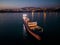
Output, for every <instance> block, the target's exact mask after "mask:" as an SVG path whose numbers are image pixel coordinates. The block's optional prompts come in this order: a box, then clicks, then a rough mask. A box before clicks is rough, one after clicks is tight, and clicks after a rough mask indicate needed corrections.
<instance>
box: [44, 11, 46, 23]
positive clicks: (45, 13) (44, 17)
mask: <svg viewBox="0 0 60 45" xmlns="http://www.w3.org/2000/svg"><path fill="white" fill-rule="evenodd" d="M44 23H46V12H44Z"/></svg>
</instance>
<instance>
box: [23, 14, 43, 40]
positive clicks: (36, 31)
mask: <svg viewBox="0 0 60 45" xmlns="http://www.w3.org/2000/svg"><path fill="white" fill-rule="evenodd" d="M23 22H24V26H25V27H24V28H25V29H26V32H27V33H29V34H30V35H31V36H32V37H34V38H35V39H36V40H42V33H43V28H42V27H40V26H38V24H37V22H36V21H35V22H33V21H31V20H30V19H29V18H28V16H27V14H23Z"/></svg>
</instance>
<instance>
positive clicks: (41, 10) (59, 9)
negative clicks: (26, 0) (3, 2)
mask: <svg viewBox="0 0 60 45" xmlns="http://www.w3.org/2000/svg"><path fill="white" fill-rule="evenodd" d="M43 11H47V12H60V8H36V7H24V8H15V9H0V13H4V12H43Z"/></svg>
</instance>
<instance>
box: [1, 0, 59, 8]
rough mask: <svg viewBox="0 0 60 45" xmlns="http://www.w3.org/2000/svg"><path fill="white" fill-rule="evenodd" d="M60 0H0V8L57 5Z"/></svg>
mask: <svg viewBox="0 0 60 45" xmlns="http://www.w3.org/2000/svg"><path fill="white" fill-rule="evenodd" d="M57 6H60V0H0V8H17V7H18V8H21V7H41V8H45V7H48V8H49V7H57Z"/></svg>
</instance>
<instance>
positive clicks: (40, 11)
mask: <svg viewBox="0 0 60 45" xmlns="http://www.w3.org/2000/svg"><path fill="white" fill-rule="evenodd" d="M25 12H26V13H29V12H32V11H0V13H25ZM34 12H60V10H59V11H34Z"/></svg>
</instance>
